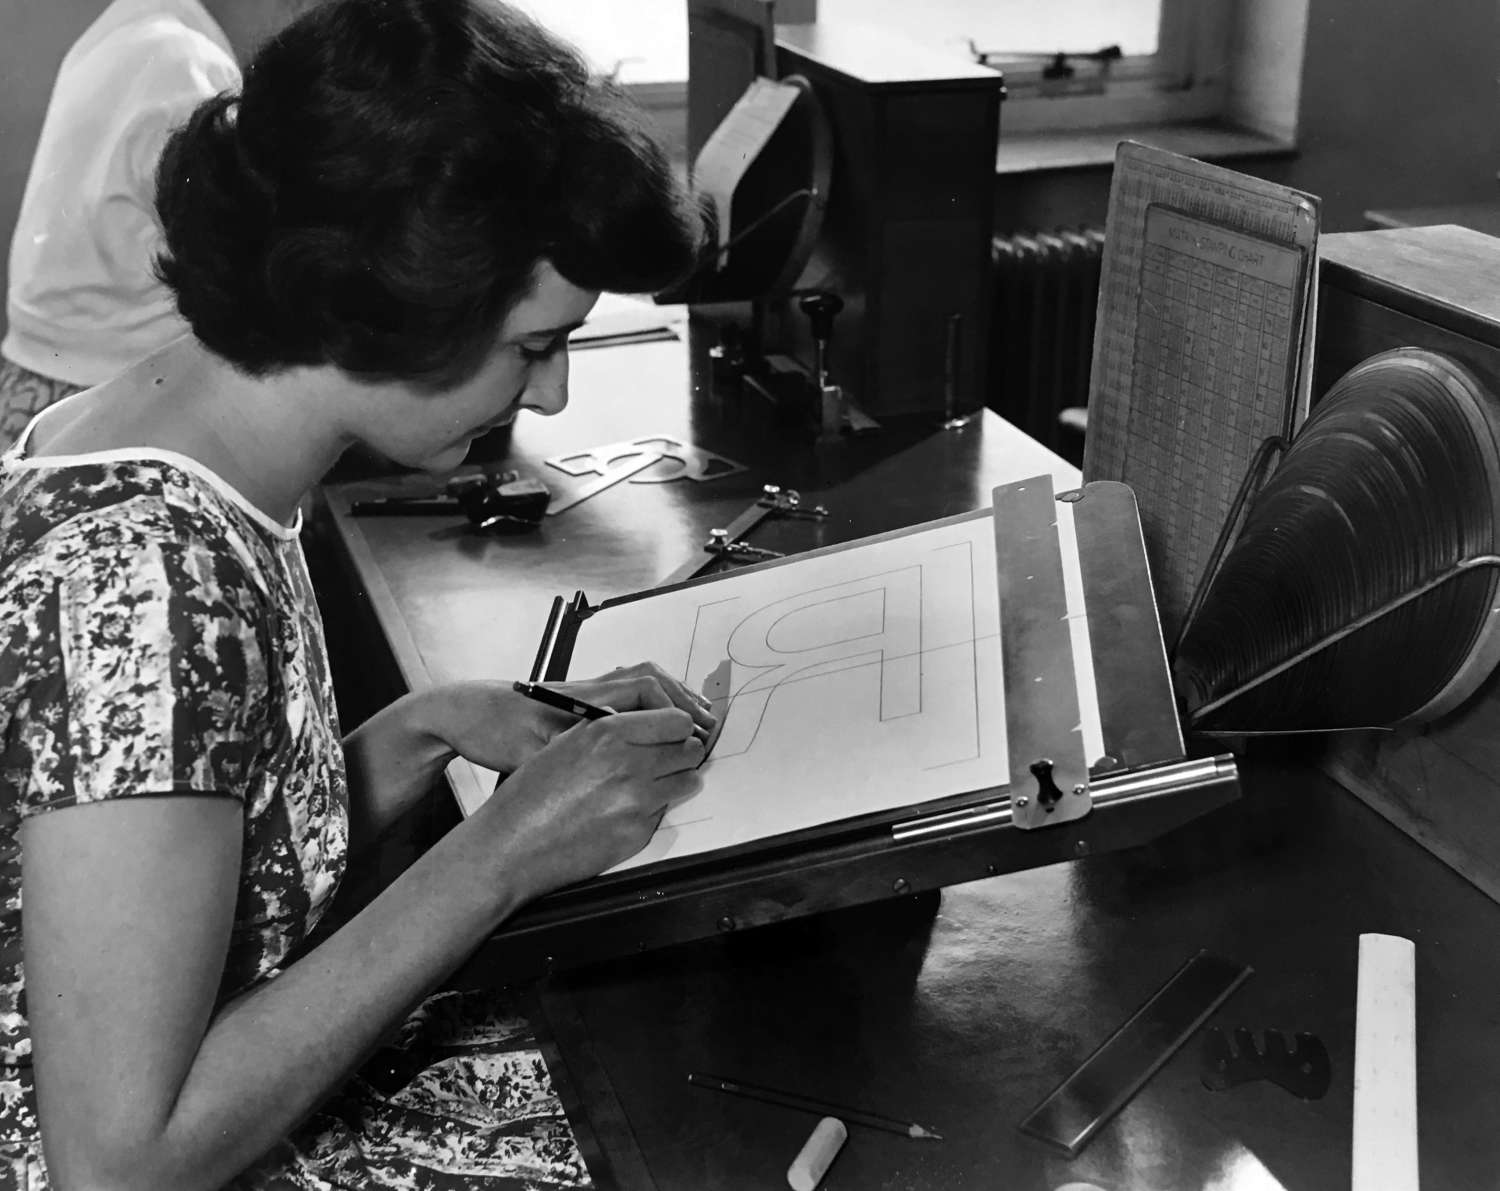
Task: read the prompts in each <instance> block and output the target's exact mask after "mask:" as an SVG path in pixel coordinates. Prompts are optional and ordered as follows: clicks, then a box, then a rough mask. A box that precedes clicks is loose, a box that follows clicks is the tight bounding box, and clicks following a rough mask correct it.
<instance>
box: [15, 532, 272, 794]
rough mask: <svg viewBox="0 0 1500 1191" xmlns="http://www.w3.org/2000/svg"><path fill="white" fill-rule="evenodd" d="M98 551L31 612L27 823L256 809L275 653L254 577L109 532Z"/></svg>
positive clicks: (227, 558) (190, 548)
mask: <svg viewBox="0 0 1500 1191" xmlns="http://www.w3.org/2000/svg"><path fill="white" fill-rule="evenodd" d="M131 539H133V540H131ZM90 545H91V548H90V550H89V551H88V552H87V554H85V555H83V556H75V558H73V559H72V560H71V561H70V562H69V564H68V565H67V566H66V567H65V568H64V569H63V570H62V573H60V574H59V575H58V576H57V577H56V580H55V582H49V583H48V584H47V585H46V587H45V588H44V591H45V592H46V594H45V596H44V597H43V599H42V600H41V601H40V602H39V605H38V606H37V607H35V608H33V610H32V612H31V617H30V619H31V625H30V633H29V634H28V635H29V638H30V639H29V641H28V643H27V644H26V646H25V647H24V648H25V651H26V654H27V656H26V657H25V658H24V659H23V660H22V666H23V668H24V671H25V672H26V673H25V678H24V679H23V681H22V682H21V683H20V684H19V686H20V690H19V691H18V693H19V694H20V696H21V698H20V700H19V701H18V703H17V704H16V705H15V707H14V708H13V710H12V719H11V731H10V733H9V739H8V741H7V742H6V751H7V753H8V754H9V755H8V756H7V758H6V767H7V769H8V770H9V771H10V773H11V774H12V775H13V777H15V778H16V779H19V780H17V786H18V788H19V790H20V792H21V800H20V801H21V807H20V809H21V813H22V814H23V815H29V814H34V813H36V812H38V811H42V810H48V809H51V808H53V807H57V806H67V805H72V804H75V803H83V802H97V801H100V800H103V799H106V798H120V797H127V796H130V795H136V794H169V793H182V794H185V793H203V794H210V793H218V794H228V795H230V796H232V797H235V798H238V799H240V800H241V801H244V800H245V798H246V796H247V789H248V783H249V782H250V780H251V779H252V775H253V773H254V770H255V758H256V757H257V755H258V754H259V753H260V752H261V750H262V748H263V746H264V742H265V739H266V733H267V727H266V711H265V709H266V707H267V704H268V699H267V678H266V674H267V667H266V657H267V653H268V651H267V648H266V644H265V639H264V629H263V628H261V627H258V626H262V625H263V624H264V621H265V617H264V616H263V615H262V614H261V613H260V610H259V606H258V605H259V596H258V594H257V590H256V588H255V586H254V584H252V583H251V582H249V580H248V577H247V575H246V572H245V568H244V566H243V564H241V563H240V562H239V561H238V560H237V559H236V558H235V557H234V556H233V555H231V554H227V553H225V552H221V551H215V550H213V549H211V548H210V547H208V546H207V545H206V544H201V543H192V542H188V543H183V542H179V541H171V540H168V541H161V540H156V541H152V540H150V539H144V540H143V539H142V538H138V537H135V536H134V535H131V534H129V533H128V532H126V531H121V530H119V529H117V528H115V527H111V526H105V527H103V528H102V529H101V530H100V531H99V533H98V534H97V535H96V540H94V541H92V542H91V544H90ZM12 649H14V645H13V646H12ZM18 769H20V770H23V771H24V772H21V773H18V772H17V770H18Z"/></svg>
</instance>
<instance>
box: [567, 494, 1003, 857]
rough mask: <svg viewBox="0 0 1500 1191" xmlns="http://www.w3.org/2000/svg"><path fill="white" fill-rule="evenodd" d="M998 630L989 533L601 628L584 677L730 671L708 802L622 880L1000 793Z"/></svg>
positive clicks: (700, 591) (858, 551)
mask: <svg viewBox="0 0 1500 1191" xmlns="http://www.w3.org/2000/svg"><path fill="white" fill-rule="evenodd" d="M999 627H1000V619H999V611H998V608H997V595H996V583H995V550H994V529H993V522H992V521H991V520H990V519H989V518H988V517H978V518H973V519H971V520H968V521H963V522H959V523H956V524H952V525H946V526H940V527H938V528H935V529H932V530H928V531H924V532H921V533H917V534H909V535H905V536H902V537H899V538H894V539H890V540H888V541H883V542H874V543H870V544H867V545H864V546H857V547H852V548H850V549H848V550H843V551H839V552H836V553H832V554H827V555H823V556H821V557H816V558H809V559H803V560H800V561H799V562H798V563H797V564H796V565H793V566H780V567H772V568H769V569H767V570H764V571H758V572H747V573H745V574H742V575H739V576H737V577H736V578H735V581H734V582H732V583H710V584H705V585H701V586H696V587H688V588H684V589H682V590H680V591H675V592H668V593H665V594H663V595H658V596H653V597H651V598H650V599H645V600H638V601H635V602H633V603H628V604H622V605H619V606H616V607H612V608H608V609H606V610H605V611H603V612H601V613H599V614H598V619H597V621H589V622H585V624H584V626H583V629H582V630H581V631H580V633H579V635H578V641H577V643H576V644H575V645H574V648H573V657H572V661H571V663H570V665H569V667H568V672H569V673H570V674H572V675H578V676H581V675H588V674H599V673H603V672H605V671H608V670H610V669H612V668H613V667H615V666H620V665H625V664H627V663H630V662H634V661H637V660H639V659H640V658H642V657H649V658H652V659H653V660H655V661H656V662H657V663H659V664H660V665H661V666H663V667H664V668H665V669H667V670H668V671H669V672H671V673H673V674H677V675H681V676H683V678H684V679H685V681H686V682H687V684H688V685H689V686H691V687H692V688H693V689H694V690H699V691H701V690H703V689H704V687H705V685H706V684H708V682H709V679H710V677H711V676H713V675H715V674H718V675H720V676H722V675H723V673H724V668H725V663H726V662H727V663H728V683H729V705H728V712H727V714H726V716H725V717H724V720H723V724H722V728H721V731H720V733H719V738H718V742H717V744H716V745H715V746H714V750H713V753H712V755H711V756H710V758H709V760H708V762H707V763H706V764H705V765H704V766H703V789H702V791H701V792H700V793H699V794H697V795H695V796H693V797H692V798H689V799H687V800H685V801H684V802H682V803H680V804H678V805H676V806H674V807H672V808H671V810H669V812H668V813H667V816H666V818H665V819H664V820H663V822H662V826H661V828H660V830H658V831H657V833H656V835H655V837H654V838H653V839H652V841H651V842H650V843H649V844H648V845H647V846H646V848H645V849H644V850H643V851H642V852H641V853H639V854H638V855H636V856H635V857H633V858H632V859H631V860H629V861H627V862H626V863H625V864H624V865H621V866H620V867H621V868H626V867H633V866H636V865H640V864H647V863H651V862H654V861H658V860H663V859H666V858H668V857H676V856H684V855H691V854H693V853H696V852H702V851H707V850H710V849H715V848H722V847H727V846H730V845H733V844H739V843H745V842H747V841H751V840H756V839H761V838H763V837H766V836H771V835H779V834H781V833H783V832H789V831H796V830H799V829H802V828H807V827H813V826H816V825H818V824H822V823H830V822H837V821H839V820H841V819H848V818H852V817H854V816H857V815H864V814H869V813H872V812H875V811H880V810H889V809H892V808H896V807H901V806H908V805H912V804H915V803H920V802H926V801H928V800H930V799H934V798H941V797H944V796H945V795H950V794H961V793H964V792H967V791H969V790H975V789H983V788H985V787H988V786H1003V785H1005V784H1006V782H1007V781H1008V777H1009V770H1008V765H1007V755H1006V749H1005V701H1004V691H1003V689H1002V678H1001V669H1000V645H999Z"/></svg>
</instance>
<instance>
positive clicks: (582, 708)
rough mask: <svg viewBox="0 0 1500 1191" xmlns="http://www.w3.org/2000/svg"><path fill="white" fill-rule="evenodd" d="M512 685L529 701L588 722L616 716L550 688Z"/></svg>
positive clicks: (524, 683) (534, 684) (520, 683)
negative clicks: (580, 717)
mask: <svg viewBox="0 0 1500 1191" xmlns="http://www.w3.org/2000/svg"><path fill="white" fill-rule="evenodd" d="M511 685H512V686H513V687H514V688H515V689H516V691H517V693H519V694H522V695H525V696H526V698H528V699H534V700H536V702H538V703H545V704H546V705H547V706H548V707H555V708H557V710H558V711H567V712H571V713H572V714H573V715H577V716H582V717H583V718H584V719H586V720H602V719H603V718H604V717H605V716H607V715H614V712H612V711H611V710H610V709H609V708H607V707H596V706H594V704H592V703H586V702H584V701H583V700H582V699H575V698H573V696H572V695H565V694H563V693H562V692H561V691H554V690H552V689H551V688H550V687H544V686H540V685H538V684H537V683H534V682H515V683H512V684H511Z"/></svg>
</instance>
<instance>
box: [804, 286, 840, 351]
mask: <svg viewBox="0 0 1500 1191" xmlns="http://www.w3.org/2000/svg"><path fill="white" fill-rule="evenodd" d="M797 305H798V306H800V307H801V308H802V313H803V314H805V315H807V318H808V321H809V322H811V323H812V333H813V338H814V339H817V340H822V341H827V340H828V339H829V338H830V337H831V336H832V335H833V319H834V315H836V314H838V312H839V311H840V310H842V309H843V308H844V299H843V298H841V297H839V296H838V295H837V294H823V293H818V294H808V295H806V296H805V297H804V298H802V299H801V300H800V301H799V302H798V303H797Z"/></svg>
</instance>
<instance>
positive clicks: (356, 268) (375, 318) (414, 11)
mask: <svg viewBox="0 0 1500 1191" xmlns="http://www.w3.org/2000/svg"><path fill="white" fill-rule="evenodd" d="M156 201H157V210H158V213H159V216H160V219H161V223H162V226H163V228H164V229H165V232H166V248H165V250H164V251H163V252H162V254H161V255H160V256H159V257H158V259H157V272H158V274H159V275H160V276H161V278H162V279H163V280H164V281H165V282H166V283H167V284H168V285H169V286H170V287H171V288H172V290H173V291H174V292H175V294H176V296H177V306H178V309H179V310H180V311H181V313H182V315H183V317H184V318H185V319H186V320H187V322H188V323H189V325H190V326H191V327H192V329H193V332H194V334H196V335H197V337H198V338H199V339H200V340H201V341H202V342H203V344H204V345H205V346H207V347H208V348H209V349H210V350H211V351H213V352H215V353H216V354H218V355H220V356H222V357H223V358H224V359H226V360H228V361H229V362H230V363H232V364H233V365H235V366H236V367H237V368H239V369H241V370H242V371H244V372H247V373H249V374H251V375H256V376H263V375H267V374H270V373H273V372H276V371H279V370H281V369H285V368H289V367H295V366H298V365H319V364H332V365H335V366H337V367H338V368H341V369H343V370H344V371H346V372H348V373H350V374H353V375H357V376H361V377H363V378H366V379H371V380H382V379H384V380H391V379H399V380H404V381H408V382H414V383H417V384H419V385H421V386H422V387H426V388H433V389H440V388H443V387H446V386H448V385H452V384H455V383H458V382H460V381H462V380H463V379H465V378H467V377H468V376H471V375H472V374H473V372H474V371H475V370H476V369H477V368H478V367H479V365H480V364H481V363H482V362H483V360H484V358H485V356H486V355H487V354H488V353H489V352H490V351H491V350H492V348H493V346H494V343H495V338H496V333H497V331H498V330H499V327H500V324H501V322H502V321H503V319H504V317H505V315H506V314H507V313H508V312H509V310H510V309H511V307H512V305H513V304H514V302H515V301H516V300H517V299H518V298H519V297H520V296H521V295H522V293H523V292H524V290H525V289H526V287H527V285H528V283H529V282H530V280H531V277H532V275H533V270H534V269H535V266H536V265H537V263H538V262H539V261H540V260H543V259H545V260H548V261H550V262H551V263H552V264H553V266H554V267H555V268H556V269H557V270H558V272H560V273H561V274H562V275H563V276H564V277H565V278H567V279H568V280H569V281H571V282H572V283H573V284H574V285H577V286H580V287H582V288H584V289H599V290H610V291H614V292H619V293H648V292H655V291H657V290H659V289H662V288H664V287H665V286H667V285H669V284H671V283H673V282H674V281H676V280H678V279H680V278H681V277H682V276H684V275H685V274H686V273H687V272H688V271H689V270H690V269H691V266H692V262H693V257H694V253H695V250H696V247H697V239H698V230H699V229H698V224H697V220H696V217H695V216H694V215H693V214H692V213H691V208H690V206H689V204H688V203H687V202H686V200H685V198H684V196H683V195H682V192H681V190H680V188H679V186H678V184H677V182H676V181H675V179H674V176H673V173H672V170H671V167H670V165H669V163H668V161H667V159H666V156H665V154H664V153H663V152H662V150H661V148H660V147H659V146H658V145H657V143H656V142H655V141H654V140H653V139H652V137H651V136H650V135H649V134H648V133H647V132H646V131H645V130H644V129H643V127H642V126H641V124H640V123H639V122H638V118H637V116H636V114H635V111H634V109H633V108H632V107H631V106H630V105H629V103H628V101H626V100H625V99H624V97H623V95H622V94H621V93H620V92H619V91H618V89H616V88H615V87H613V86H612V85H611V84H608V83H606V82H604V81H602V80H599V79H597V78H593V77H591V76H590V74H589V71H588V68H587V67H586V65H585V64H584V62H583V60H582V59H581V58H580V57H579V56H578V54H577V53H576V52H575V51H574V50H573V49H572V48H571V47H569V46H568V45H566V44H565V43H563V42H561V41H559V40H558V39H557V38H555V37H553V36H552V35H551V34H549V33H548V32H546V31H545V30H544V29H542V28H541V27H540V26H539V25H538V24H536V23H535V22H534V21H532V20H531V19H530V18H529V17H527V16H525V15H523V14H521V13H519V12H516V11H515V10H513V9H511V8H509V7H506V6H505V5H503V4H501V3H499V2H498V0H328V2H327V3H324V4H322V5H320V6H319V7H317V8H315V9H313V10H312V11H311V12H310V13H308V14H307V15H305V16H304V17H302V18H301V19H300V20H298V21H296V22H294V23H293V24H291V25H289V26H288V27H287V28H286V29H285V30H283V31H282V32H281V33H280V34H279V35H278V36H277V37H275V38H274V39H272V40H271V41H270V42H268V43H267V44H266V46H265V47H264V48H263V49H262V50H261V51H260V52H259V53H258V54H257V55H256V57H255V59H254V61H253V62H252V63H251V64H250V66H249V67H248V68H247V69H246V71H245V79H244V86H243V89H242V91H241V93H240V94H239V95H238V96H235V95H232V94H229V95H221V96H218V97H217V98H214V99H210V100H208V101H206V102H205V103H203V104H202V105H200V106H199V107H198V108H197V110H196V111H195V112H194V113H193V115H192V117H191V118H190V119H189V120H188V122H187V123H186V125H184V126H183V127H182V128H180V129H179V130H177V131H176V132H175V133H174V134H173V135H172V137H171V138H170V139H169V140H168V142H167V145H166V148H165V150H164V151H163V154H162V158H161V162H160V164H159V166H158V170H157V200H156Z"/></svg>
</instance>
